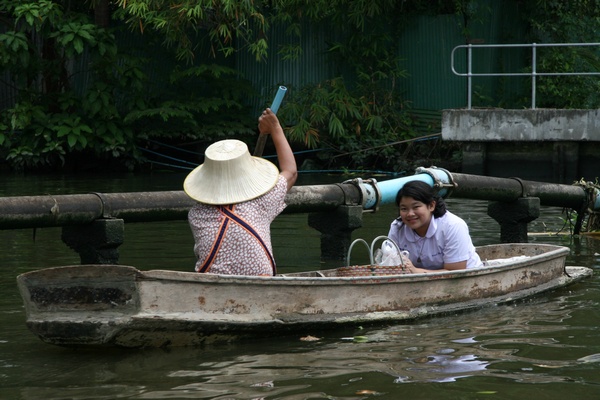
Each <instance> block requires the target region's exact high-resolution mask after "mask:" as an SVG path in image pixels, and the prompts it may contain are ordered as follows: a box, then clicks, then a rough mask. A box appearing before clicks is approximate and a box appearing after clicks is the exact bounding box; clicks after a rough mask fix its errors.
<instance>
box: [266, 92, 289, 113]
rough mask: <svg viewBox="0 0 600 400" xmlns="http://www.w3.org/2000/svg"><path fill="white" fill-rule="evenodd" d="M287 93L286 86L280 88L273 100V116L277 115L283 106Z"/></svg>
mask: <svg viewBox="0 0 600 400" xmlns="http://www.w3.org/2000/svg"><path fill="white" fill-rule="evenodd" d="M285 92H287V88H286V87H285V86H279V89H278V90H277V94H276V95H275V99H273V103H271V107H270V108H271V111H273V114H277V111H279V106H280V105H281V102H282V100H283V96H285Z"/></svg>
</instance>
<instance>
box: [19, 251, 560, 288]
mask: <svg viewBox="0 0 600 400" xmlns="http://www.w3.org/2000/svg"><path fill="white" fill-rule="evenodd" d="M506 245H507V244H492V245H485V246H479V247H477V249H485V248H488V249H489V248H493V247H497V246H506ZM513 245H515V246H521V247H542V248H548V249H549V250H548V251H545V252H543V253H540V254H535V255H532V256H528V257H527V258H524V259H522V260H516V261H512V262H509V263H507V264H500V265H493V266H484V267H478V268H470V269H461V270H453V271H446V270H443V271H439V272H438V271H432V272H427V273H417V274H406V273H405V274H394V275H368V276H327V275H324V276H319V275H315V276H305V275H294V274H310V273H315V274H318V273H331V272H332V271H335V270H336V269H337V268H332V269H326V270H312V271H305V272H293V273H290V274H280V275H275V276H251V275H223V274H211V273H198V272H191V271H173V270H162V269H153V270H139V269H137V268H135V267H133V266H129V265H113V264H108V265H99V264H87V265H71V266H59V267H50V268H44V269H41V270H36V271H30V272H26V273H23V274H21V275H19V276H18V277H17V280H18V281H22V280H24V279H28V278H30V277H35V276H38V277H39V276H40V275H41V274H44V275H58V274H57V272H58V271H64V270H72V271H76V270H78V269H79V270H82V269H85V271H91V270H93V269H94V268H97V269H98V270H97V271H95V272H98V273H102V272H106V271H109V270H110V271H115V270H123V271H125V273H124V274H123V275H122V276H120V278H127V277H132V278H133V279H134V280H135V281H152V280H157V281H165V282H166V281H177V282H189V283H211V284H237V283H239V284H258V285H264V284H273V285H277V284H284V285H285V284H302V283H305V284H311V285H318V284H328V285H331V284H355V285H359V284H374V283H377V284H384V283H400V282H418V281H430V280H438V279H439V280H452V279H460V278H465V277H469V278H473V277H477V276H484V275H489V274H497V273H502V272H506V271H510V270H515V269H521V268H524V267H527V266H531V267H537V266H539V265H543V264H544V263H545V262H546V261H550V260H552V259H558V258H563V259H566V256H567V255H568V254H569V252H570V249H569V248H568V247H564V246H558V245H549V244H537V243H536V244H532V243H514V244H513ZM563 268H564V265H563ZM73 276H75V274H73ZM61 281H62V279H56V281H55V282H56V284H61V283H60V282H61ZM53 283H54V282H46V284H50V285H51V284H53Z"/></svg>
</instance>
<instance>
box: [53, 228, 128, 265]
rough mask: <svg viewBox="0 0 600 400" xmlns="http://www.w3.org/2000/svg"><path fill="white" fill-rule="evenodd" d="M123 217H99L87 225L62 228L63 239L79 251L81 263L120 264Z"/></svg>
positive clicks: (123, 229) (123, 231)
mask: <svg viewBox="0 0 600 400" xmlns="http://www.w3.org/2000/svg"><path fill="white" fill-rule="evenodd" d="M124 235H125V222H124V221H123V220H122V219H118V218H115V219H97V220H95V221H93V222H92V223H90V224H86V225H76V226H73V225H69V226H63V228H62V235H61V236H62V241H63V242H65V243H66V244H67V246H69V247H70V248H72V249H73V250H75V251H76V252H77V253H79V257H80V258H81V264H118V263H119V250H118V247H119V246H120V245H121V244H123V237H124Z"/></svg>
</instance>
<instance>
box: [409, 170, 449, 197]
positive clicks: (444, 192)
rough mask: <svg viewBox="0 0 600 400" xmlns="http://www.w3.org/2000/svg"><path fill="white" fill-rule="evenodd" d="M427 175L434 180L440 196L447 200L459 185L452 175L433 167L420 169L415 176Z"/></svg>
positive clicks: (434, 185)
mask: <svg viewBox="0 0 600 400" xmlns="http://www.w3.org/2000/svg"><path fill="white" fill-rule="evenodd" d="M417 174H427V175H429V176H430V177H431V178H432V179H433V187H434V188H436V189H438V191H439V195H440V196H442V197H443V198H447V197H448V196H450V194H451V193H452V189H454V188H455V187H456V186H457V184H456V182H454V179H453V178H452V174H451V173H450V172H449V171H448V170H447V169H444V168H439V167H435V166H431V167H429V168H425V167H418V168H417V169H416V170H415V175H417Z"/></svg>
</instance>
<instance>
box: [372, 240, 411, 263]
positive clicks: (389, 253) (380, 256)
mask: <svg viewBox="0 0 600 400" xmlns="http://www.w3.org/2000/svg"><path fill="white" fill-rule="evenodd" d="M401 257H402V255H401V254H398V249H397V247H396V246H394V244H393V243H392V242H391V241H390V240H389V239H386V240H385V241H384V242H383V243H382V244H381V249H377V251H376V252H375V263H376V264H377V265H380V266H382V267H392V266H396V265H404V263H403V260H402V258H401Z"/></svg>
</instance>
